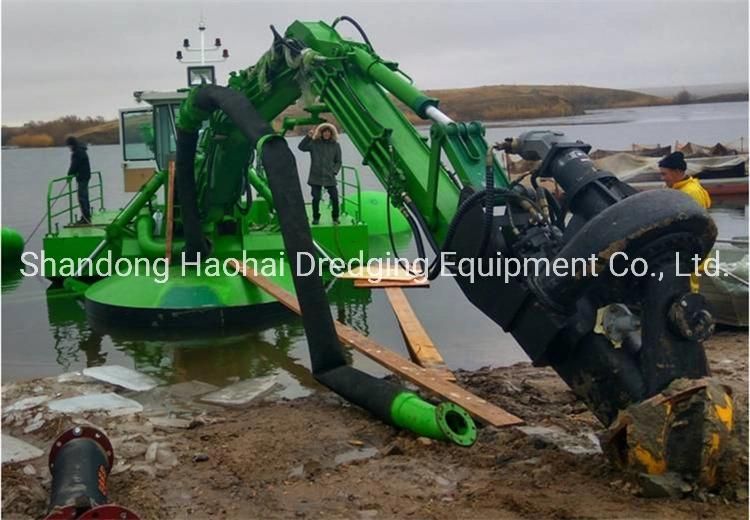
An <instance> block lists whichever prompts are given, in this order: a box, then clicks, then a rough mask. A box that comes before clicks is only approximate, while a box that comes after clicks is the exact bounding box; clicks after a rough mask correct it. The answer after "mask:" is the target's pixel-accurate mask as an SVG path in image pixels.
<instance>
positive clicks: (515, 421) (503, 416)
mask: <svg viewBox="0 0 750 520" xmlns="http://www.w3.org/2000/svg"><path fill="white" fill-rule="evenodd" d="M233 262H234V265H235V266H236V267H237V270H238V271H239V272H241V273H242V274H243V276H244V277H245V278H246V279H247V280H248V281H250V282H251V283H253V284H255V285H257V286H258V287H260V288H261V289H262V290H264V291H266V292H267V293H268V294H270V295H271V296H273V297H274V298H276V299H277V300H278V301H279V302H280V303H281V304H282V305H284V306H285V307H287V308H288V309H290V310H292V311H293V312H295V313H296V314H301V313H302V312H301V309H300V307H299V302H298V301H297V298H295V297H294V296H293V295H292V294H290V293H289V292H287V291H285V290H284V289H282V288H281V287H279V286H278V285H276V284H274V283H273V282H271V281H270V280H268V279H267V278H265V277H263V276H260V275H258V274H257V273H255V272H254V271H253V270H252V268H250V267H248V266H244V265H242V263H241V262H239V261H237V260H234V261H233ZM334 323H335V326H336V334H337V335H338V337H339V339H340V340H341V341H342V342H343V343H345V344H347V345H349V346H351V347H352V348H354V349H355V350H357V351H358V352H361V353H362V354H364V355H365V356H367V357H369V358H370V359H372V360H374V361H376V362H377V363H379V364H381V365H383V366H384V367H385V368H387V369H388V370H390V371H392V372H394V373H395V374H398V375H399V376H401V377H403V378H404V379H407V380H408V381H411V382H412V383H414V384H415V385H417V386H419V387H420V388H422V389H424V390H427V391H429V392H431V393H433V394H435V395H437V396H440V397H442V398H443V399H445V400H447V401H450V402H452V403H455V404H457V405H459V406H461V407H462V408H464V409H465V410H466V411H467V412H469V413H470V414H471V415H472V416H474V417H475V418H476V419H478V420H480V421H481V422H483V423H486V424H489V425H491V426H496V427H503V426H516V425H519V424H523V420H521V419H519V418H518V417H516V416H515V415H513V414H511V413H509V412H507V411H505V410H503V409H502V408H500V407H498V406H495V405H494V404H492V403H490V402H488V401H487V400H485V399H482V398H481V397H479V396H477V395H475V394H472V393H471V392H469V391H468V390H465V389H463V388H461V387H460V386H458V385H456V384H455V383H451V382H450V381H446V380H445V379H443V378H442V377H441V376H440V375H438V374H436V373H435V372H434V371H433V370H430V369H427V368H422V367H420V366H419V365H417V364H416V363H413V362H411V361H409V360H408V359H404V358H403V357H401V356H399V355H398V354H396V353H395V352H393V351H391V350H389V349H387V348H386V347H383V346H382V345H380V344H379V343H377V342H375V341H374V340H372V339H370V338H368V337H367V336H365V335H363V334H361V333H359V332H357V331H356V330H354V329H353V328H351V327H348V326H346V325H344V324H343V323H340V322H338V321H336V322H334Z"/></svg>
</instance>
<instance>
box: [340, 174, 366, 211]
mask: <svg viewBox="0 0 750 520" xmlns="http://www.w3.org/2000/svg"><path fill="white" fill-rule="evenodd" d="M346 172H353V174H354V181H353V182H352V181H350V180H347V175H346ZM340 184H341V212H342V213H347V214H349V215H351V216H353V217H354V218H355V220H356V221H357V222H362V190H361V188H360V184H359V172H358V171H357V169H356V168H354V167H353V166H342V167H341V179H340ZM347 186H348V187H350V188H354V192H355V195H356V201H354V200H349V201H347V199H346V187H347ZM347 202H348V203H349V205H352V206H356V207H355V209H354V213H353V214H352V213H351V212H350V211H348V210H347Z"/></svg>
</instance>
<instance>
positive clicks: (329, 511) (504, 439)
mask: <svg viewBox="0 0 750 520" xmlns="http://www.w3.org/2000/svg"><path fill="white" fill-rule="evenodd" d="M747 343H748V336H747V331H744V330H736V329H735V330H722V331H720V332H718V333H717V334H716V335H715V336H714V337H713V338H712V339H711V340H710V341H709V342H708V343H707V353H708V355H709V359H710V361H711V366H712V370H713V374H714V376H716V377H718V378H720V379H721V380H722V381H723V382H725V383H727V384H729V385H731V386H732V388H733V390H734V395H735V409H736V411H737V416H738V417H737V429H738V432H739V437H740V440H741V442H742V445H743V446H745V447H746V446H747V386H748V367H747V346H748V345H747ZM457 376H458V379H459V381H460V383H461V384H462V385H464V386H465V387H467V388H468V389H470V390H472V391H474V392H476V393H477V394H479V395H481V396H483V397H486V398H488V399H490V400H492V401H493V402H495V403H497V404H499V405H500V406H502V407H504V408H506V409H507V410H508V411H509V412H511V413H514V414H516V415H518V416H519V417H522V418H523V419H524V420H525V421H526V422H527V427H528V429H527V430H525V431H522V430H519V429H516V428H508V429H495V428H490V427H485V428H482V429H481V430H480V434H479V440H478V442H477V443H476V444H475V445H474V446H473V447H471V448H460V447H456V446H452V445H448V444H444V443H440V442H435V441H430V440H429V439H424V438H415V437H414V436H413V435H412V434H410V433H408V432H402V431H397V430H396V429H394V428H392V427H390V426H387V425H384V424H382V423H380V422H379V421H377V420H375V419H373V418H372V417H370V416H369V415H368V414H367V413H366V412H364V411H362V410H360V409H358V408H356V407H353V406H350V405H349V404H348V403H346V402H345V401H343V400H342V399H340V398H339V397H338V396H336V395H335V394H332V393H331V392H328V391H326V390H323V389H321V390H320V391H318V392H315V393H314V394H313V395H311V396H308V397H305V398H301V399H295V400H284V399H278V398H274V397H273V395H269V396H267V397H265V398H264V399H259V400H257V401H254V402H253V404H251V405H249V406H246V407H243V408H223V407H218V406H214V405H208V404H197V402H196V399H195V397H196V394H195V393H194V392H199V391H200V385H198V387H197V388H198V389H197V390H196V386H191V385H174V386H173V387H158V388H156V389H154V390H152V391H150V392H129V391H123V390H122V389H116V388H115V387H113V386H111V385H108V384H104V383H101V382H97V381H94V380H90V379H88V378H85V377H78V376H74V375H69V376H67V377H66V378H63V381H64V383H61V382H60V381H59V378H47V379H41V380H34V381H27V382H22V383H9V384H6V385H4V386H3V392H2V398H3V409H4V411H3V434H4V435H12V436H14V437H17V438H19V439H22V440H24V441H26V442H29V443H30V444H32V445H34V446H36V447H38V448H40V449H42V450H44V452H45V454H44V455H43V456H41V457H38V458H36V459H33V460H30V461H26V462H19V463H10V464H4V465H3V468H2V470H3V471H2V490H3V501H2V515H3V518H19V519H20V518H41V517H43V516H44V514H45V513H46V502H47V499H48V492H49V483H50V477H49V471H48V470H47V469H46V457H47V449H48V447H49V444H50V443H51V442H52V440H53V439H54V438H55V437H56V435H57V434H59V433H60V432H62V431H64V430H65V429H66V428H67V427H69V426H71V425H73V424H82V423H86V422H90V423H91V424H94V425H96V426H98V427H100V428H102V429H104V430H105V431H106V433H107V434H108V435H109V436H110V438H111V439H112V441H113V443H114V445H115V454H116V457H117V460H118V462H117V463H116V465H115V468H114V470H113V474H112V475H111V476H110V482H109V484H110V490H111V491H110V496H111V499H112V500H113V501H114V502H116V503H118V504H121V505H123V506H125V507H128V508H130V509H133V510H134V511H136V512H138V513H139V514H140V515H141V518H143V519H166V518H175V519H177V518H238V519H239V518H420V519H421V518H426V519H432V518H435V519H437V518H449V517H454V518H635V517H637V518H668V519H673V518H703V517H706V518H709V517H710V518H730V519H733V518H738V519H739V518H747V510H748V509H747V508H748V503H747V480H746V475H747V450H746V449H745V451H744V452H743V453H741V454H740V456H739V457H738V460H737V463H738V468H739V471H738V477H737V478H738V479H739V480H738V482H736V483H735V485H733V486H731V487H726V488H725V489H722V490H721V491H720V492H718V493H716V494H709V493H704V492H700V493H692V494H690V495H689V496H688V497H686V498H682V499H673V498H669V499H665V498H658V499H657V498H644V497H642V496H640V495H642V494H643V493H642V490H640V489H639V488H638V487H637V486H636V485H634V484H632V483H631V482H629V481H628V479H627V478H626V476H625V475H624V474H623V473H621V472H620V471H619V470H617V469H616V468H614V467H613V466H612V465H611V464H610V463H609V462H608V461H607V460H606V459H605V457H604V456H603V455H602V454H601V453H600V452H599V449H598V444H596V442H595V434H596V433H597V432H598V431H599V430H600V429H601V427H600V425H599V423H598V422H597V421H596V420H595V419H594V417H593V416H592V415H591V414H590V413H589V412H588V411H587V409H586V408H585V406H584V405H583V404H582V403H580V402H579V401H577V400H576V399H575V397H574V396H573V394H572V393H571V392H570V391H569V390H567V388H566V387H565V385H564V384H563V383H562V381H561V380H560V379H559V378H558V377H557V376H556V375H555V374H554V372H553V371H552V370H550V369H545V368H535V367H532V366H530V365H529V364H518V365H514V366H511V367H506V368H494V369H481V370H477V371H473V372H458V373H457ZM101 391H114V392H117V393H118V394H121V395H123V396H125V397H128V398H131V399H135V400H136V401H138V402H140V403H142V405H143V408H144V409H143V411H142V412H139V413H136V414H126V415H122V416H119V417H109V416H105V415H101V414H100V415H95V414H73V415H71V414H57V415H54V416H52V417H50V416H48V415H47V414H46V413H45V414H41V412H40V411H39V410H41V408H30V409H27V410H24V411H18V412H10V413H6V412H5V410H6V408H7V407H8V406H9V405H11V404H13V403H14V402H16V401H18V400H19V399H21V398H25V397H29V396H34V395H38V396H41V395H54V396H58V397H59V395H63V394H65V392H68V393H70V394H71V395H75V394H84V393H95V392H101ZM64 396H65V395H63V397H64ZM40 414H41V415H40ZM40 423H41V424H40Z"/></svg>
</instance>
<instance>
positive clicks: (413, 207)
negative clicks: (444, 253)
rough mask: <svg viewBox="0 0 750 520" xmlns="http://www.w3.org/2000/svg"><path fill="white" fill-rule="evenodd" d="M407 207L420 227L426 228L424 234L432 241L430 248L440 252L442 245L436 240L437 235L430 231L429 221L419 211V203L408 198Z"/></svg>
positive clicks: (437, 252)
mask: <svg viewBox="0 0 750 520" xmlns="http://www.w3.org/2000/svg"><path fill="white" fill-rule="evenodd" d="M406 208H407V209H408V210H409V212H410V213H411V214H412V215H413V216H414V218H415V219H416V220H417V222H418V223H419V227H420V228H421V229H422V230H424V234H425V236H426V237H427V241H428V242H429V243H430V248H431V249H432V251H433V252H434V253H435V254H436V255H439V254H440V246H439V245H438V244H437V242H436V241H435V237H433V236H432V233H430V229H429V227H428V226H427V222H425V219H424V217H423V216H422V213H421V212H420V211H419V208H417V205H416V204H414V201H412V200H407V201H406Z"/></svg>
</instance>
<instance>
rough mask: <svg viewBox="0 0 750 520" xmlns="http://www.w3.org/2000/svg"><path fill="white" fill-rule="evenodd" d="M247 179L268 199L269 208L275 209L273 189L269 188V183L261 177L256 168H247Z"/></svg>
mask: <svg viewBox="0 0 750 520" xmlns="http://www.w3.org/2000/svg"><path fill="white" fill-rule="evenodd" d="M247 180H248V182H249V183H250V185H251V186H252V187H253V188H255V189H256V190H257V192H258V193H259V194H260V196H261V197H263V198H264V199H266V201H267V202H268V206H269V208H271V209H273V208H274V206H273V195H271V190H270V189H269V188H268V183H266V181H265V180H264V179H261V178H260V176H259V175H258V172H257V171H256V170H255V168H248V169H247Z"/></svg>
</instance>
